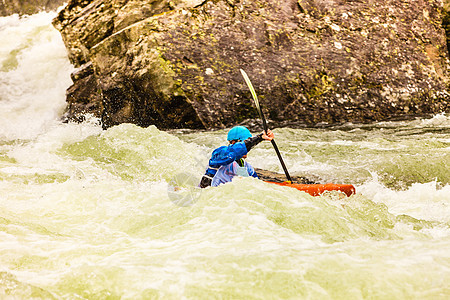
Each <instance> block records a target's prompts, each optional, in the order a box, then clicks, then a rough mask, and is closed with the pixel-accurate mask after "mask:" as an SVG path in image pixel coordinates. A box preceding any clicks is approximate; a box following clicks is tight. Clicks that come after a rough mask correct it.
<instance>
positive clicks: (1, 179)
mask: <svg viewBox="0 0 450 300" xmlns="http://www.w3.org/2000/svg"><path fill="white" fill-rule="evenodd" d="M54 16H55V14H54V13H40V14H36V15H32V16H28V17H22V18H19V17H18V16H17V15H13V16H9V17H3V18H0V41H1V47H0V298H2V299H31V298H33V299H449V298H450V285H449V282H450V169H449V166H450V116H448V115H446V114H440V115H436V116H434V117H433V118H429V119H416V120H413V121H400V122H381V123H375V124H371V125H354V124H346V125H343V126H339V127H333V128H328V129H292V128H279V129H275V130H274V132H275V136H276V141H277V144H278V146H279V148H280V150H281V153H282V155H283V157H284V160H285V162H286V165H287V168H288V169H289V171H290V173H291V174H293V175H301V176H305V177H308V178H310V179H313V180H315V181H317V182H321V183H326V182H334V183H352V184H354V185H355V186H356V190H357V193H356V195H353V196H351V197H348V198H347V197H343V196H342V195H340V194H339V193H327V194H324V195H322V196H320V197H312V196H310V195H308V194H305V193H303V192H300V191H297V190H295V189H292V188H288V187H281V186H275V185H271V184H268V183H265V182H262V181H260V180H257V179H254V178H237V179H236V180H234V181H233V182H232V183H229V184H226V185H223V186H220V187H217V188H208V189H204V190H199V189H196V188H194V187H193V186H194V185H195V184H196V183H198V180H199V179H200V176H201V174H202V173H203V171H204V168H205V166H206V163H207V160H208V158H209V157H208V156H209V155H210V154H211V151H212V150H213V149H214V148H215V147H218V146H220V145H223V144H225V137H226V130H221V131H213V132H211V131H183V130H180V131H161V130H159V129H158V128H156V127H154V126H150V127H148V128H140V127H137V126H135V125H131V124H122V125H120V126H116V127H112V128H110V129H108V130H105V131H103V130H102V129H101V126H100V125H99V124H98V123H99V122H98V120H96V119H95V118H92V117H87V121H86V122H84V123H82V124H72V123H62V122H61V121H60V116H61V115H62V113H63V110H64V107H65V90H66V89H67V88H68V87H69V86H70V84H71V79H70V73H71V72H72V71H73V67H72V66H71V65H70V63H69V61H68V59H67V54H66V51H65V48H64V45H63V43H62V40H61V37H60V34H59V33H58V32H57V31H56V30H55V29H54V28H53V27H52V25H51V20H52V18H53V17H54ZM249 101H250V99H249ZM248 161H249V162H251V163H252V164H253V165H254V166H255V167H258V168H262V169H267V170H271V171H276V172H280V173H281V172H282V170H281V167H280V165H279V162H278V160H277V157H276V155H275V152H274V151H273V149H272V148H271V145H270V143H267V142H263V143H261V144H259V145H258V146H257V147H256V148H255V149H253V150H252V151H251V152H250V153H249V158H248Z"/></svg>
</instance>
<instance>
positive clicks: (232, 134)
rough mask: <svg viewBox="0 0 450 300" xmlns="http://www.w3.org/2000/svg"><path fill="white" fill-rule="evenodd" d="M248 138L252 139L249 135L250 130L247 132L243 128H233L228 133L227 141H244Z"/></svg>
mask: <svg viewBox="0 0 450 300" xmlns="http://www.w3.org/2000/svg"><path fill="white" fill-rule="evenodd" d="M249 137H252V134H251V133H250V130H248V129H247V128H246V127H244V126H235V127H233V128H231V129H230V131H228V136H227V140H228V141H233V140H240V141H245V140H246V139H248V138H249Z"/></svg>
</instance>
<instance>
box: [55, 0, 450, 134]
mask: <svg viewBox="0 0 450 300" xmlns="http://www.w3.org/2000/svg"><path fill="white" fill-rule="evenodd" d="M445 11H446V10H445V7H444V4H443V3H442V2H441V1H437V0H436V1H434V0H432V1H412V0H389V1H383V2H380V1H375V0H372V1H343V0H342V1H338V0H329V1H319V0H299V1H294V0H284V1H277V0H261V1H259V0H258V1H244V0H223V1H220V0H215V1H198V0H197V1H195V0H193V1H138V0H128V1H127V0H113V1H102V0H96V1H88V0H84V1H83V0H72V1H70V2H69V3H68V5H67V6H66V8H65V9H64V10H63V11H61V13H60V14H59V16H58V17H57V18H56V19H55V21H54V25H55V27H56V28H57V29H59V30H60V31H61V33H62V36H63V39H64V41H65V44H66V46H67V49H68V52H69V58H70V60H71V61H72V63H73V64H74V65H75V66H76V67H78V69H77V71H76V72H75V73H74V76H73V79H74V85H73V86H72V87H71V88H69V91H68V97H67V101H68V109H67V112H66V117H67V118H68V119H80V116H82V115H83V114H84V113H86V112H89V113H92V114H94V115H96V116H99V117H101V118H102V121H103V123H104V126H105V127H109V126H112V125H115V124H120V123H123V122H131V123H135V124H138V125H141V126H148V125H151V124H154V125H156V126H158V127H160V128H221V127H227V126H231V125H234V124H237V123H240V122H244V123H245V122H248V120H249V119H253V118H256V117H257V113H256V110H255V108H254V106H253V104H252V100H251V95H250V92H249V91H248V88H247V86H246V85H245V82H244V81H243V79H242V77H241V75H240V72H239V69H240V68H242V69H244V70H245V71H246V72H247V73H248V74H249V77H250V79H251V80H252V82H253V85H254V87H255V89H256V92H257V94H258V95H259V98H260V102H261V105H262V106H263V108H264V110H265V113H266V116H267V117H268V118H269V119H270V123H271V126H283V125H290V126H296V125H308V126H311V125H323V124H325V125H326V124H339V123H345V122H355V123H361V122H362V123H367V122H373V121H380V120H387V119H398V118H402V119H405V118H414V117H416V116H426V115H432V114H436V113H440V112H445V111H447V112H448V111H449V110H450V109H449V102H450V101H449V99H450V95H449V93H448V92H447V89H448V84H449V69H448V50H447V40H446V33H445V30H444V27H445V18H446V15H445Z"/></svg>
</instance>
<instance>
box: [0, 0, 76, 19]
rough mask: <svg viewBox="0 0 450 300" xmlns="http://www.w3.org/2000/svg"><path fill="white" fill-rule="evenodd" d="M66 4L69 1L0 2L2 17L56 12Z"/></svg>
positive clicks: (28, 0)
mask: <svg viewBox="0 0 450 300" xmlns="http://www.w3.org/2000/svg"><path fill="white" fill-rule="evenodd" d="M66 2H67V0H4V1H0V17H4V16H9V15H12V14H20V15H31V14H35V13H37V12H40V11H50V10H55V9H57V8H58V7H60V6H61V5H63V4H64V3H66Z"/></svg>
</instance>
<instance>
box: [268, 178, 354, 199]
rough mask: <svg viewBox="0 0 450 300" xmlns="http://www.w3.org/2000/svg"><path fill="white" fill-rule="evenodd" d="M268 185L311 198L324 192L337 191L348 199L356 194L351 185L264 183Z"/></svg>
mask: <svg viewBox="0 0 450 300" xmlns="http://www.w3.org/2000/svg"><path fill="white" fill-rule="evenodd" d="M265 182H268V183H273V184H277V185H281V186H288V187H291V188H294V189H297V190H299V191H303V192H306V193H308V194H310V195H312V196H320V195H321V194H322V193H324V192H326V191H339V192H343V193H344V194H346V195H347V197H350V196H351V195H353V194H355V193H356V189H355V187H354V186H353V185H351V184H334V183H327V184H301V183H289V182H286V181H285V182H274V181H265Z"/></svg>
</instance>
